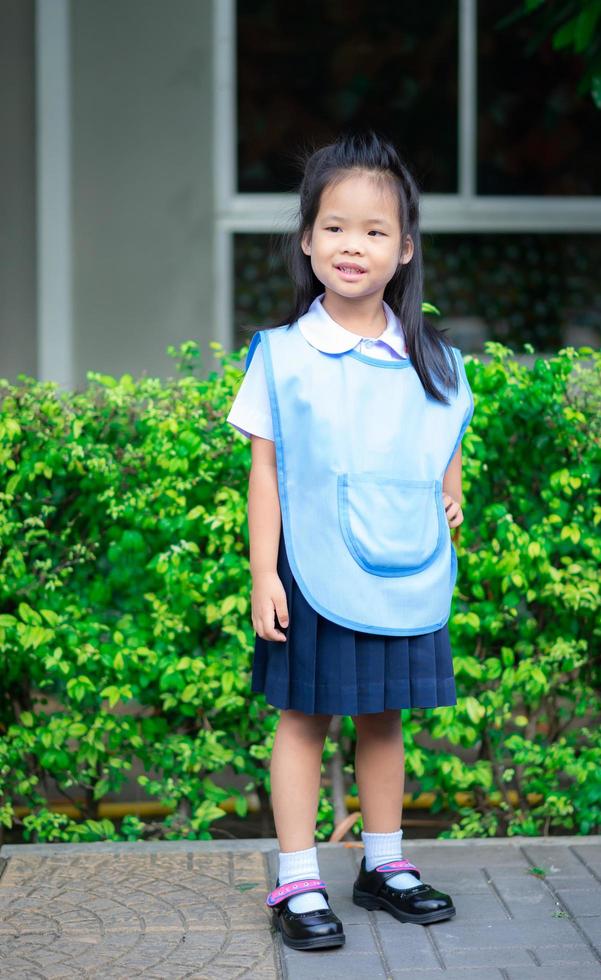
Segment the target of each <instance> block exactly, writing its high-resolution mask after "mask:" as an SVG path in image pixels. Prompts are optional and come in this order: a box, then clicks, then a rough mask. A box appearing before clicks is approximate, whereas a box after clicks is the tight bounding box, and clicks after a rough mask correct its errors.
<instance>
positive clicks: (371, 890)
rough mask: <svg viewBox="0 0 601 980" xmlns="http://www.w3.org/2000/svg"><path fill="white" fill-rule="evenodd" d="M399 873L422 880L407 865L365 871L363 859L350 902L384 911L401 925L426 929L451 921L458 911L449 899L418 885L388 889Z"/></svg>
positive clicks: (393, 863) (389, 863)
mask: <svg viewBox="0 0 601 980" xmlns="http://www.w3.org/2000/svg"><path fill="white" fill-rule="evenodd" d="M399 871H410V872H411V874H414V875H415V876H416V877H417V878H420V879H421V875H420V872H419V870H418V868H416V867H415V865H414V864H411V862H410V861H406V860H404V859H403V860H402V861H387V862H386V863H385V864H379V865H378V866H377V867H375V868H374V869H373V870H372V871H367V870H366V867H365V858H363V859H362V861H361V868H360V869H359V874H358V876H357V879H356V881H355V884H354V885H353V902H354V903H355V905H359V906H361V908H363V909H384V911H386V912H390V914H391V915H393V916H394V917H395V919H399V921H400V922H417V923H422V924H424V925H427V924H428V923H429V922H439V921H440V920H441V919H450V918H451V917H452V916H454V915H455V912H456V911H457V910H456V909H455V906H454V905H453V900H452V899H451V897H450V895H445V893H444V892H439V891H437V890H436V888H432V886H431V885H426V884H424V883H423V882H421V881H420V884H419V885H416V886H415V888H391V887H390V885H387V884H386V882H387V880H388V879H389V878H392V877H393V875H396V874H398V873H399Z"/></svg>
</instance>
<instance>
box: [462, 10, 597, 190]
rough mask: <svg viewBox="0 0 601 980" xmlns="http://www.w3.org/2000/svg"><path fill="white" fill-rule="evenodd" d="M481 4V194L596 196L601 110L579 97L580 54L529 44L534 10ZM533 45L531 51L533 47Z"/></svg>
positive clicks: (534, 25) (535, 24)
mask: <svg viewBox="0 0 601 980" xmlns="http://www.w3.org/2000/svg"><path fill="white" fill-rule="evenodd" d="M515 6H516V4H515V3H514V4H509V5H508V4H507V0H486V2H485V3H483V2H481V3H479V4H478V147H477V154H478V164H477V193H478V194H512V195H520V194H530V195H536V196H545V195H575V196H576V195H582V194H586V195H589V194H601V112H600V111H599V109H597V108H596V107H595V105H594V103H593V100H592V98H591V96H590V95H578V94H577V89H578V84H579V82H580V78H581V76H582V74H583V61H582V58H580V57H579V56H577V55H575V54H573V53H572V52H570V51H568V50H557V51H554V50H553V46H552V40H551V38H550V37H549V38H547V39H546V40H545V41H544V42H543V44H542V46H541V47H540V48H538V47H535V46H534V42H535V40H536V37H537V34H538V32H539V31H540V23H541V22H540V20H537V19H536V16H529V17H525V18H521V19H520V20H517V21H516V22H514V23H512V24H510V25H508V26H500V24H501V21H502V20H503V19H505V16H506V15H507V14H508V13H510V12H511V11H512V10H514V9H515ZM530 49H533V50H530Z"/></svg>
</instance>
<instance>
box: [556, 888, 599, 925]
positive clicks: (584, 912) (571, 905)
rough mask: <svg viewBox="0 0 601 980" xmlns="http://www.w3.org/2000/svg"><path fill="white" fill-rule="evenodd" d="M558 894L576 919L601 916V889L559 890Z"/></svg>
mask: <svg viewBox="0 0 601 980" xmlns="http://www.w3.org/2000/svg"><path fill="white" fill-rule="evenodd" d="M557 894H558V895H559V898H560V901H561V902H562V904H563V905H564V906H565V908H567V910H568V911H569V912H570V914H571V915H573V916H575V917H576V918H583V917H589V916H599V915H601V888H558V889H557Z"/></svg>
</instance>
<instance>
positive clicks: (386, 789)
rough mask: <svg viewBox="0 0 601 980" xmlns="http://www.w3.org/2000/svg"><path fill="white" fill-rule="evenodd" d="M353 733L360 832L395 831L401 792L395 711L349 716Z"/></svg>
mask: <svg viewBox="0 0 601 980" xmlns="http://www.w3.org/2000/svg"><path fill="white" fill-rule="evenodd" d="M353 721H354V723H355V728H356V729H357V746H356V750H355V778H356V780H357V787H358V790H359V800H360V804H361V816H362V817H363V829H364V830H365V831H367V832H370V833H380V834H383V833H389V832H391V831H394V830H398V828H399V826H400V823H401V816H402V811H403V795H404V792H405V746H404V744H403V728H402V724H401V713H400V711H399V710H398V709H393V710H391V711H381V712H377V713H374V714H368V715H356V716H353Z"/></svg>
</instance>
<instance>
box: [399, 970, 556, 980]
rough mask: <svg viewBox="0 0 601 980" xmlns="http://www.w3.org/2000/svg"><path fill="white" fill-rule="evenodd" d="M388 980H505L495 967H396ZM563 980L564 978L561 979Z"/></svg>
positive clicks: (544, 979) (545, 978) (547, 979)
mask: <svg viewBox="0 0 601 980" xmlns="http://www.w3.org/2000/svg"><path fill="white" fill-rule="evenodd" d="M388 977H389V978H390V980H408V978H409V977H411V978H412V980H505V975H504V974H503V973H501V971H500V970H497V969H496V968H495V967H487V968H486V969H482V967H474V968H466V969H463V970H443V969H440V970H419V972H418V971H416V970H414V969H413V967H412V968H410V969H409V970H403V969H397V968H396V967H395V968H394V969H393V970H391V972H390V973H389V974H388ZM537 980H549V978H547V977H540V976H539V977H538V978H537ZM562 980H565V977H562Z"/></svg>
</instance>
